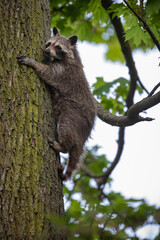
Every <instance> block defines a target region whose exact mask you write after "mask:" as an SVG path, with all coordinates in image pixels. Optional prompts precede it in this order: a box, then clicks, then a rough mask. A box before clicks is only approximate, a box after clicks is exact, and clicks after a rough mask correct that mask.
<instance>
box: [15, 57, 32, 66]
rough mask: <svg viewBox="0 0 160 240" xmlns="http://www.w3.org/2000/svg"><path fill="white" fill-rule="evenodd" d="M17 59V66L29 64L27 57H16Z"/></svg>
mask: <svg viewBox="0 0 160 240" xmlns="http://www.w3.org/2000/svg"><path fill="white" fill-rule="evenodd" d="M17 59H18V63H19V64H24V65H28V64H29V62H30V59H29V58H28V57H26V56H23V55H22V56H18V57H17Z"/></svg>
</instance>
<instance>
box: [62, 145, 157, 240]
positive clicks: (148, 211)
mask: <svg viewBox="0 0 160 240" xmlns="http://www.w3.org/2000/svg"><path fill="white" fill-rule="evenodd" d="M98 149H99V147H98V146H94V147H93V148H90V149H89V150H88V151H87V153H86V156H85V158H84V165H85V167H84V166H83V167H81V168H80V170H79V172H77V173H76V175H75V176H74V179H73V182H72V190H71V191H69V187H68V184H65V187H64V195H65V198H66V201H67V203H69V207H68V209H67V210H66V220H67V223H66V224H67V229H68V239H69V240H72V239H76V238H77V239H82V240H84V239H91V240H96V239H97V240H98V239H113V240H117V239H118V240H124V239H138V237H136V232H137V230H138V229H139V228H140V227H143V226H147V225H149V224H151V222H153V223H154V224H158V222H159V221H160V218H159V217H158V218H157V216H158V213H159V212H160V209H156V207H155V206H149V205H148V204H147V203H146V202H145V201H144V200H143V199H137V200H136V199H125V198H124V197H123V196H122V195H121V194H120V193H115V192H113V191H112V190H111V189H109V188H108V187H107V184H106V185H104V186H99V185H98V179H99V178H95V179H94V178H91V179H90V178H89V176H88V174H87V172H86V171H85V168H87V169H88V171H90V173H92V174H93V175H97V176H100V175H101V174H102V173H103V171H104V170H105V168H106V167H107V166H108V165H109V164H110V162H109V161H108V160H107V159H106V156H105V155H99V154H98ZM83 169H84V170H83ZM111 181H112V180H111V179H110V182H111ZM151 216H152V221H149V219H150V218H151ZM157 226H158V225H157Z"/></svg>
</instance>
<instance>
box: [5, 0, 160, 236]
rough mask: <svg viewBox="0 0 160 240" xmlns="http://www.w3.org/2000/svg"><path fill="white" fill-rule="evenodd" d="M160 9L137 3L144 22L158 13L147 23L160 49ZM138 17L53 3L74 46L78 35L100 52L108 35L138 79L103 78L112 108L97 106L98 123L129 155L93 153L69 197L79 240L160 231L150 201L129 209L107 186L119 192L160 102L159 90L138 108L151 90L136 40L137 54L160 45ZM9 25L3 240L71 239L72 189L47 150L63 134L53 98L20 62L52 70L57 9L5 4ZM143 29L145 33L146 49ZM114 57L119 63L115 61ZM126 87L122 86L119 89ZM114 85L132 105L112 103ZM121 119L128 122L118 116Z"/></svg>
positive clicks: (101, 92) (95, 6)
mask: <svg viewBox="0 0 160 240" xmlns="http://www.w3.org/2000/svg"><path fill="white" fill-rule="evenodd" d="M141 3H143V1H141ZM157 3H158V1H157V0H154V1H149V0H148V1H147V3H146V5H143V4H142V5H143V6H142V5H141V6H139V5H138V2H137V1H135V3H134V1H130V4H131V6H132V7H131V9H136V12H137V9H138V13H139V10H141V12H142V13H143V10H145V11H148V13H147V14H149V15H150V16H151V17H150V18H148V19H147V21H151V23H150V24H151V26H152V27H153V29H152V32H154V35H155V37H156V39H159V26H160V25H159V18H158V16H159V15H158V14H159V10H160V8H159V4H157ZM106 4H109V5H106ZM154 4H155V5H154ZM88 6H89V7H88ZM102 6H103V7H102ZM129 6H130V5H129ZM144 6H145V8H144ZM157 6H158V7H157ZM108 8H110V9H108ZM131 9H129V8H128V7H127V6H125V5H124V4H123V3H121V4H118V5H116V3H114V4H113V2H112V1H110V0H107V1H100V0H98V1H96V0H91V1H89V0H83V1H80V0H74V1H69V2H68V1H64V0H55V1H51V10H52V25H53V22H54V24H55V25H57V27H58V28H60V29H61V33H62V34H64V35H66V36H68V35H70V34H71V32H73V33H74V34H76V33H77V34H78V36H79V38H80V39H81V40H84V39H86V40H88V41H94V42H96V43H98V42H103V43H106V40H105V39H104V38H102V37H101V35H102V33H104V32H105V31H107V33H109V35H108V36H109V40H108V41H107V43H108V46H109V49H110V51H108V53H107V56H110V58H113V60H117V59H118V60H120V61H124V59H126V62H127V65H128V67H129V69H130V75H131V79H130V81H129V80H127V79H122V78H120V79H119V81H118V79H117V80H115V81H113V82H111V83H109V85H108V83H106V82H105V81H104V80H103V79H102V78H101V79H97V84H96V85H95V86H94V87H95V90H94V93H95V94H96V95H97V97H98V98H99V100H101V104H102V105H103V107H102V106H101V105H100V104H99V103H97V104H98V109H99V110H98V116H99V117H100V118H101V119H102V120H104V121H106V122H107V123H109V124H112V125H116V126H120V127H121V128H120V131H119V141H118V142H119V148H118V152H117V155H116V157H115V160H114V161H113V163H112V164H110V163H109V162H108V161H107V159H106V157H105V156H103V155H102V156H99V155H98V154H97V146H96V147H94V148H93V149H91V150H89V151H88V153H87V155H86V157H85V159H84V164H82V165H81V169H80V172H77V174H76V175H75V177H74V185H73V187H74V188H73V190H72V191H69V190H68V188H64V190H65V196H66V197H67V198H68V199H69V200H71V201H70V208H69V209H68V211H67V217H66V220H65V221H66V222H67V231H68V238H70V239H74V238H75V237H77V236H78V237H79V239H86V238H87V239H106V238H107V239H126V238H127V237H128V236H130V235H129V233H128V232H126V231H127V229H128V228H131V232H132V235H133V237H132V239H137V238H136V230H137V228H138V227H140V226H142V225H143V224H148V223H159V209H157V208H156V207H154V206H148V205H147V204H146V202H145V201H144V200H134V199H129V200H126V199H124V198H123V197H122V196H121V194H118V193H113V192H112V193H109V194H107V195H106V193H105V191H104V186H105V184H106V183H110V182H111V179H110V173H111V172H112V170H113V169H114V167H115V166H116V164H117V162H118V161H119V160H120V156H121V153H122V150H123V146H124V137H125V135H124V129H125V126H127V125H132V124H135V123H137V122H139V121H150V120H151V119H150V118H145V119H144V118H142V117H140V116H139V113H140V112H141V111H142V110H144V109H147V108H150V107H151V106H154V105H155V104H157V103H159V102H160V99H159V93H157V94H154V93H155V90H156V89H153V91H152V92H151V93H150V94H149V96H148V97H147V98H146V99H144V100H142V102H140V103H138V104H135V105H133V96H134V93H135V91H136V89H138V91H139V92H142V90H143V91H146V89H145V87H144V86H143V84H142V82H141V81H140V79H139V77H138V75H137V71H136V69H135V66H134V62H133V59H132V51H131V47H130V43H129V42H128V40H131V44H132V47H133V48H137V47H141V48H144V49H146V48H147V47H151V46H152V47H153V46H154V44H156V45H157V42H156V43H153V42H152V39H153V36H152V37H151V38H150V37H149V36H148V35H147V34H148V33H147V31H148V30H147V25H144V24H143V22H141V23H139V22H138V21H137V16H135V14H134V13H132V12H133V11H131ZM106 10H107V12H106ZM122 14H123V15H124V17H125V21H126V22H125V23H126V26H125V27H126V29H127V27H128V33H127V30H126V39H127V42H125V39H124V29H123V25H122V23H121V22H120V19H119V16H120V15H122ZM142 15H143V14H142ZM0 16H1V22H0V29H1V35H0V42H1V53H0V60H1V65H0V83H1V108H0V122H1V125H0V129H1V130H0V139H1V142H0V153H1V163H0V164H1V166H0V179H1V180H0V206H1V208H0V211H1V214H0V236H1V239H39V238H40V239H65V229H64V220H63V219H62V218H61V216H63V215H64V209H63V200H62V185H61V181H60V179H59V178H58V173H57V166H58V163H59V157H58V156H57V155H56V153H55V152H54V151H53V150H52V149H50V148H49V146H48V143H47V138H48V136H49V137H53V135H55V132H56V131H55V124H54V123H55V121H54V112H53V111H52V107H51V106H52V102H51V96H50V91H49V89H48V88H47V87H46V86H45V85H44V84H43V83H42V82H41V81H40V80H39V79H38V78H37V76H36V75H35V74H34V72H33V71H32V70H31V69H27V68H26V67H25V66H24V67H23V68H22V67H19V66H18V64H17V61H16V57H17V56H18V55H22V54H26V55H28V56H30V57H31V58H35V59H37V60H39V61H40V60H42V55H43V54H42V51H43V45H44V42H45V40H46V39H48V38H49V35H50V30H49V29H50V11H49V3H48V0H39V1H38V0H35V1H33V0H30V1H27V2H26V1H24V0H23V1H20V0H13V1H1V3H0ZM114 16H115V18H113V17H114ZM138 16H139V15H138ZM147 16H148V15H147ZM127 18H128V19H127ZM109 19H110V20H109ZM135 19H136V20H135ZM143 21H144V20H143ZM129 23H130V24H129ZM132 23H133V24H132ZM127 24H128V26H127ZM134 24H135V25H134ZM145 24H146V23H145ZM113 26H114V27H115V29H116V32H117V35H118V34H120V35H118V38H119V41H120V45H121V48H122V52H123V54H122V53H121V51H120V45H119V43H118V41H117V39H116V36H115V32H114V28H113ZM143 27H145V29H146V30H147V31H146V32H145V31H143ZM133 29H134V30H135V29H136V31H137V32H138V33H139V38H138V40H137V39H136V37H135V35H134V31H133ZM144 35H145V37H144ZM140 40H141V41H140ZM158 42H159V41H158ZM111 43H112V44H113V45H114V47H113V45H112V44H111ZM115 46H116V47H115ZM114 49H116V52H117V53H118V54H115V52H114V54H113V51H114ZM123 55H124V56H123ZM118 82H119V83H120V84H121V85H120V86H119V85H116V84H117V83H118ZM113 85H115V86H116V95H117V96H119V95H121V96H122V100H119V99H118V98H116V97H115V98H113V99H108V93H109V92H110V89H111V87H112V86H113ZM157 87H158V85H157V86H156V88H157ZM126 99H127V100H126ZM110 104H112V114H111V113H109V111H107V110H106V109H105V108H104V107H107V108H110V106H111V105H110ZM146 104H147V105H146ZM131 105H133V106H132V107H131ZM126 106H127V107H128V108H129V110H128V112H127V113H125V111H124V109H125V107H126ZM117 112H118V113H119V114H126V116H121V117H117V116H115V115H113V113H117ZM110 165H111V166H110ZM106 168H107V170H106V171H105V172H104V171H103V170H105V169H106ZM90 178H92V179H95V180H96V184H97V187H96V188H95V187H93V186H92V185H91V179H90ZM74 193H80V194H81V199H83V202H82V203H80V202H79V201H77V200H74V199H73V194H74ZM135 205H136V206H135ZM59 216H60V217H59ZM151 216H152V219H151V218H150V217H151ZM149 219H150V221H149ZM151 220H152V221H151ZM88 223H89V224H88ZM76 234H77V235H76Z"/></svg>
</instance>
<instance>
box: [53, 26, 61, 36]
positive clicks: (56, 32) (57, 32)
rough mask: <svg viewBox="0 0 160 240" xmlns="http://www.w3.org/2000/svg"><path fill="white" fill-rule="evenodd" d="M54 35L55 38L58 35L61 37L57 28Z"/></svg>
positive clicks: (54, 29)
mask: <svg viewBox="0 0 160 240" xmlns="http://www.w3.org/2000/svg"><path fill="white" fill-rule="evenodd" d="M53 35H54V36H56V35H57V36H60V34H59V31H58V29H57V28H56V27H54V28H53Z"/></svg>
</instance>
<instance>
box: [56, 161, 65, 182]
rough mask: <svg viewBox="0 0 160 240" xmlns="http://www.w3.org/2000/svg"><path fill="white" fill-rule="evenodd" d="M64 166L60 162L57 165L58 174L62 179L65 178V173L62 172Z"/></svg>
mask: <svg viewBox="0 0 160 240" xmlns="http://www.w3.org/2000/svg"><path fill="white" fill-rule="evenodd" d="M63 170H64V166H62V165H61V164H60V165H59V166H58V175H59V177H60V178H61V180H62V181H64V180H66V176H65V174H63Z"/></svg>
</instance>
